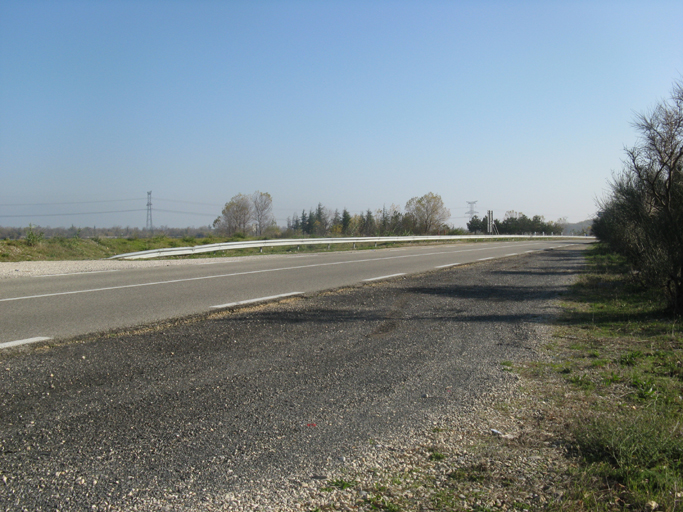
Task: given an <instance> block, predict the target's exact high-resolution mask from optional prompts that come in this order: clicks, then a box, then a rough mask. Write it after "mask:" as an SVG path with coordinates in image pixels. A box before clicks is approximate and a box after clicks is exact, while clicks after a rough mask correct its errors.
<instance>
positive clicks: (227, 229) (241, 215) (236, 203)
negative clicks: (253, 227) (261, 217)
mask: <svg viewBox="0 0 683 512" xmlns="http://www.w3.org/2000/svg"><path fill="white" fill-rule="evenodd" d="M253 218H254V213H253V210H252V202H251V198H250V197H249V196H245V195H244V194H237V195H236V196H234V197H233V198H232V199H230V201H229V202H227V203H225V207H224V208H223V211H222V212H221V216H220V217H218V218H217V219H216V220H215V221H214V223H213V227H214V228H215V229H216V230H217V231H220V232H223V233H225V234H226V235H228V236H230V235H233V234H235V233H238V232H239V233H246V232H247V230H248V229H249V225H250V223H251V222H252V220H253Z"/></svg>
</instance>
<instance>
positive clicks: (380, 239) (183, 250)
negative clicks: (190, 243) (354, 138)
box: [109, 235, 594, 260]
mask: <svg viewBox="0 0 683 512" xmlns="http://www.w3.org/2000/svg"><path fill="white" fill-rule="evenodd" d="M510 238H526V239H528V238H554V239H560V238H561V239H580V240H591V239H594V237H588V236H562V235H558V236H551V235H545V236H540V235H536V236H529V235H500V236H499V235H453V236H448V235H443V236H374V237H373V236H364V237H349V238H285V239H281V240H249V241H244V242H225V243H220V244H207V245H196V246H194V247H171V248H167V249H152V250H149V251H138V252H129V253H126V254H117V255H116V256H111V257H110V258H109V259H110V260H113V259H121V260H141V259H150V258H163V257H168V256H190V255H193V254H202V253H206V252H219V251H230V250H233V249H254V248H256V249H263V248H264V247H286V246H290V247H293V246H297V247H298V246H300V245H325V244H327V245H328V247H329V246H330V245H332V244H353V245H354V247H355V245H356V244H358V243H364V244H367V243H374V244H375V245H377V244H378V243H385V242H439V241H443V242H445V241H452V240H501V239H510Z"/></svg>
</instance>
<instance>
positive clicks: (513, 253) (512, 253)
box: [505, 252, 519, 256]
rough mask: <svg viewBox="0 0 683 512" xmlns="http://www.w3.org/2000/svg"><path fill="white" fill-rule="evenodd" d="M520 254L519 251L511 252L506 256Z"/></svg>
mask: <svg viewBox="0 0 683 512" xmlns="http://www.w3.org/2000/svg"><path fill="white" fill-rule="evenodd" d="M518 254H519V253H518V252H511V253H510V254H506V255H505V256H517V255H518Z"/></svg>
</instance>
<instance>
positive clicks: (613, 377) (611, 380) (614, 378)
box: [603, 372, 624, 386]
mask: <svg viewBox="0 0 683 512" xmlns="http://www.w3.org/2000/svg"><path fill="white" fill-rule="evenodd" d="M623 381H624V378H623V377H622V376H621V375H620V374H618V373H616V372H611V373H610V374H609V375H607V376H605V377H604V378H603V382H604V383H605V385H606V386H609V385H610V384H617V383H619V382H623Z"/></svg>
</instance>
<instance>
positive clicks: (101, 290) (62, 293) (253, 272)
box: [0, 244, 535, 302]
mask: <svg viewBox="0 0 683 512" xmlns="http://www.w3.org/2000/svg"><path fill="white" fill-rule="evenodd" d="M524 245H530V244H524ZM486 249H488V247H479V248H475V249H465V250H462V251H438V252H431V253H425V254H405V255H398V256H387V257H385V258H365V259H362V260H352V261H333V262H331V263H313V264H311V265H299V266H292V267H280V268H269V269H265V270H250V271H245V272H234V273H231V274H218V275H214V276H202V277H188V278H185V279H171V280H168V281H153V282H150V283H136V284H125V285H120V286H107V287H104V288H91V289H86V290H74V291H70V292H56V293H44V294H40V295H26V296H23V297H10V298H7V299H0V302H11V301H15V300H27V299H41V298H45V297H58V296H62V295H76V294H79V293H93V292H104V291H111V290H123V289H127V288H140V287H143V286H157V285H162V284H175V283H186V282H189V281H203V280H205V279H220V278H225V277H235V276H244V275H250V274H263V273H266V272H282V271H285V270H301V269H305V268H316V267H330V266H333V265H352V264H356V263H367V262H372V261H383V260H396V259H403V258H421V257H424V256H438V255H441V254H456V253H462V252H473V251H483V250H486ZM526 252H535V251H526ZM484 259H493V257H491V258H484ZM479 261H483V260H479Z"/></svg>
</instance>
